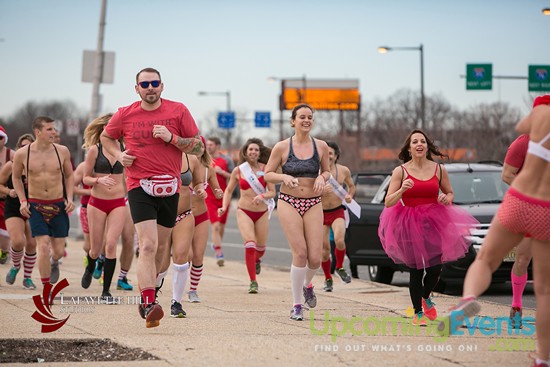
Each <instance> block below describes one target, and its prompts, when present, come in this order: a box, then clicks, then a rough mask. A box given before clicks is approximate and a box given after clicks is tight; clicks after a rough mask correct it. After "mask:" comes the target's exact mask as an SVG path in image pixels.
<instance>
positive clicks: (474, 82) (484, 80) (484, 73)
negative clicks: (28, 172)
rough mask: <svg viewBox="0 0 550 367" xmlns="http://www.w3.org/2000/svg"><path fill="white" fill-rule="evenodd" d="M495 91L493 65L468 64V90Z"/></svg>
mask: <svg viewBox="0 0 550 367" xmlns="http://www.w3.org/2000/svg"><path fill="white" fill-rule="evenodd" d="M491 89H493V64H466V90H491Z"/></svg>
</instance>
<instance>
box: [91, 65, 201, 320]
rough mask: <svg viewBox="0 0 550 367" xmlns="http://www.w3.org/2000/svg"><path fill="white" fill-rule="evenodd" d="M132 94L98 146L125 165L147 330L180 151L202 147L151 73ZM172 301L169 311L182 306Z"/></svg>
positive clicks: (187, 118)
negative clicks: (121, 142)
mask: <svg viewBox="0 0 550 367" xmlns="http://www.w3.org/2000/svg"><path fill="white" fill-rule="evenodd" d="M135 90H136V93H137V94H139V96H140V97H141V101H137V102H135V103H133V104H131V105H129V106H126V107H121V108H119V109H118V111H117V112H116V113H115V114H114V115H113V117H112V118H111V120H110V121H109V123H108V124H107V126H105V129H104V131H103V133H102V134H101V143H102V144H103V148H104V149H106V150H107V151H108V152H109V153H110V154H111V155H113V156H115V157H117V160H118V161H119V162H121V163H122V165H123V166H124V167H125V171H126V176H127V180H126V185H127V189H128V203H129V205H130V212H131V214H132V220H133V221H134V225H135V227H136V232H137V235H138V239H139V247H140V249H139V258H138V263H137V275H138V284H139V289H140V290H141V297H142V303H143V304H141V305H140V306H139V307H140V308H139V312H140V315H141V317H143V318H144V319H145V320H146V323H145V325H146V326H147V327H155V326H158V325H159V323H160V319H162V317H163V316H164V312H163V311H162V307H161V306H160V305H159V304H158V303H157V301H156V294H155V281H156V275H157V272H158V269H160V266H161V263H162V259H163V258H164V252H165V251H166V250H167V249H168V241H169V239H170V235H171V233H172V228H173V227H174V225H175V222H176V215H177V206H178V198H179V193H178V190H179V187H180V183H179V176H180V171H181V161H182V152H185V153H187V154H193V155H199V154H202V152H203V149H204V146H203V144H202V141H201V139H200V136H199V129H198V128H197V125H196V124H195V120H193V117H192V116H191V113H190V112H189V110H188V109H187V107H185V105H183V104H182V103H179V102H173V101H169V100H167V99H161V98H160V96H161V93H162V91H163V90H164V84H163V83H162V81H161V77H160V73H159V72H158V71H157V70H156V69H153V68H145V69H143V70H141V71H140V72H139V73H137V75H136V85H135ZM121 136H123V137H124V143H125V145H126V150H125V151H123V152H121V151H120V149H119V145H118V143H117V140H118V139H119V138H120V137H121ZM176 302H177V304H175V303H174V302H172V308H174V307H177V306H179V307H180V308H181V304H179V300H176Z"/></svg>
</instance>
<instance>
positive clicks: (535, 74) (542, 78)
mask: <svg viewBox="0 0 550 367" xmlns="http://www.w3.org/2000/svg"><path fill="white" fill-rule="evenodd" d="M548 91H550V65H529V92H548Z"/></svg>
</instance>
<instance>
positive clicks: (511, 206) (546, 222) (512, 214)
mask: <svg viewBox="0 0 550 367" xmlns="http://www.w3.org/2000/svg"><path fill="white" fill-rule="evenodd" d="M497 216H498V220H499V221H500V223H501V224H502V225H503V226H504V227H506V229H507V230H509V231H510V232H512V233H519V234H523V235H525V234H529V235H530V237H532V238H534V239H536V240H539V241H550V201H546V200H540V199H535V198H532V197H529V196H527V195H525V194H522V193H521V192H519V191H517V190H515V189H514V188H513V187H510V188H509V189H508V191H507V192H506V195H505V196H504V200H503V201H502V204H501V205H500V208H499V209H498V212H497Z"/></svg>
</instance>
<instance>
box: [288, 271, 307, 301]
mask: <svg viewBox="0 0 550 367" xmlns="http://www.w3.org/2000/svg"><path fill="white" fill-rule="evenodd" d="M305 278H306V267H305V266H304V267H303V268H299V267H297V266H294V265H291V266H290V285H291V288H292V302H293V304H292V305H293V306H294V305H300V304H302V303H303V301H302V299H303V289H302V285H303V284H304V281H305Z"/></svg>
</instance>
